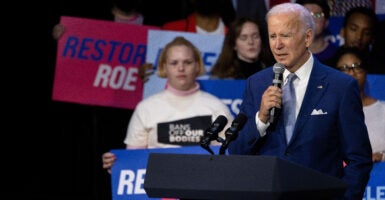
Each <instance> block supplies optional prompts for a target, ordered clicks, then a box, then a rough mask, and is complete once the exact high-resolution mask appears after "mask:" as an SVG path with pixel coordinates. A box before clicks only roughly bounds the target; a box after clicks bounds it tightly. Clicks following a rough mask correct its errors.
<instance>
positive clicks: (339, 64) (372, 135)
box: [52, 0, 385, 199]
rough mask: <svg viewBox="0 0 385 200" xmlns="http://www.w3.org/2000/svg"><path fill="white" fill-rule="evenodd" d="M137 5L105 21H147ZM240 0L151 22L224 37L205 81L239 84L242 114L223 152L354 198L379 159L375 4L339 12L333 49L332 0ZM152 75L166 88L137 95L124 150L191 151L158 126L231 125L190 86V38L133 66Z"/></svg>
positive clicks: (195, 57)
mask: <svg viewBox="0 0 385 200" xmlns="http://www.w3.org/2000/svg"><path fill="white" fill-rule="evenodd" d="M144 2H146V1H145V0H143V1H141V0H135V1H127V0H114V1H113V4H112V5H113V6H112V8H111V14H112V15H113V21H115V22H117V23H128V24H138V25H154V23H152V22H149V21H148V20H147V19H148V16H151V13H148V11H146V10H145V3H144ZM246 2H249V1H242V0H240V1H231V0H215V1H214V0H209V1H207V0H188V1H183V3H182V5H183V6H184V8H186V10H188V11H187V12H186V14H185V15H184V16H183V17H181V18H179V19H175V20H170V21H165V22H164V23H162V24H161V25H159V24H156V25H159V27H160V28H161V29H162V30H170V31H184V32H192V33H197V34H206V35H216V34H217V35H224V41H223V46H222V49H221V51H220V55H219V57H218V59H217V61H216V63H215V64H214V65H213V66H212V69H211V71H210V72H209V74H210V79H213V80H216V79H237V80H245V81H246V85H245V89H244V96H243V102H242V105H241V107H240V112H241V113H244V114H245V115H246V116H247V117H248V120H247V123H246V125H245V126H244V128H243V129H242V130H241V132H240V134H239V137H238V138H237V140H235V141H233V142H232V143H231V144H230V145H229V153H230V154H242V155H273V156H277V157H281V158H283V159H286V160H289V161H292V162H295V163H298V164H300V165H303V166H305V167H309V168H312V169H315V170H318V171H320V172H322V173H325V174H329V175H331V176H334V177H337V178H340V179H342V180H344V181H346V182H347V183H348V188H347V190H346V193H345V194H344V197H345V198H346V199H362V196H363V194H364V191H365V186H366V184H367V181H368V179H369V174H370V170H371V168H372V165H373V162H383V161H385V148H384V147H385V132H384V130H385V127H384V124H385V121H384V119H385V116H384V115H385V102H384V101H382V100H378V99H375V98H373V97H371V96H369V95H368V94H367V92H366V91H365V85H366V84H367V83H366V77H367V74H385V65H384V64H383V63H384V62H383V57H384V56H378V55H381V53H379V52H380V51H382V50H383V47H382V48H381V42H382V43H383V39H381V37H382V35H380V33H378V31H380V30H377V29H376V27H378V24H379V23H380V22H379V19H378V17H377V14H376V13H375V11H374V8H373V4H372V3H370V2H369V1H366V2H365V3H364V4H363V6H356V7H352V8H350V9H349V10H347V11H346V13H345V14H344V15H343V17H344V19H343V24H342V26H341V30H340V36H341V38H343V40H344V43H343V45H342V46H337V45H336V44H333V43H331V42H330V41H329V40H327V37H328V35H329V34H330V30H329V19H330V17H332V16H337V15H338V14H337V10H338V8H337V7H331V6H332V5H337V3H336V2H335V1H327V0H297V1H281V2H280V3H279V4H276V5H275V4H273V2H274V1H261V2H260V3H261V4H265V3H266V2H270V4H269V5H268V6H266V5H265V6H263V7H258V9H261V8H262V10H260V11H257V12H255V10H253V9H252V8H253V7H252V6H250V5H254V3H255V2H259V1H250V2H254V3H250V4H248V5H245V3H246ZM368 2H369V3H368ZM333 3H334V4H333ZM255 9H257V8H255ZM261 13H263V14H261ZM383 21H384V20H382V21H381V23H383ZM63 31H65V27H63V26H62V25H60V24H57V25H55V26H54V28H53V33H52V34H53V37H54V38H55V39H58V38H60V36H61V34H62V33H63ZM382 31H383V29H382ZM382 45H383V44H382ZM275 63H280V64H281V65H282V66H284V69H283V70H284V71H283V73H282V77H283V83H282V85H285V86H286V82H288V83H287V85H290V84H291V83H289V81H287V80H288V79H289V78H288V77H289V74H290V76H291V75H293V76H294V77H295V78H294V81H293V82H292V84H293V88H294V93H295V96H294V99H293V100H294V105H295V106H294V107H295V108H294V110H293V111H290V112H292V113H291V114H294V115H293V116H294V117H292V118H294V119H295V121H294V122H293V124H291V125H290V128H291V129H290V130H289V129H286V128H287V126H288V121H289V119H288V118H286V117H285V116H284V115H285V114H284V113H286V112H288V111H287V109H286V108H288V106H286V107H285V105H288V104H287V102H286V100H284V99H285V96H287V95H288V94H287V93H286V91H284V86H282V88H280V87H277V86H273V85H272V78H273V77H274V71H273V65H274V64H275ZM155 71H156V73H157V75H158V76H159V77H161V78H165V79H166V80H167V84H166V86H165V89H164V91H161V92H159V93H156V94H154V95H152V96H150V97H147V98H146V99H143V100H142V101H141V102H140V103H139V104H138V105H137V106H136V108H135V110H133V111H132V112H133V113H132V116H131V117H130V120H129V121H127V124H128V126H127V129H126V131H125V132H126V136H125V138H124V139H122V142H124V144H125V146H126V148H127V149H145V148H165V147H180V146H186V145H199V140H194V141H190V142H187V143H173V142H170V141H169V140H167V136H166V135H164V133H165V132H166V131H159V130H163V129H162V128H161V127H166V125H165V124H169V123H175V122H183V123H189V124H194V129H202V130H204V128H207V127H208V126H209V125H210V123H211V122H212V121H214V120H215V118H217V117H218V116H219V115H224V116H226V117H227V118H228V119H229V122H228V124H227V126H229V124H230V123H231V121H232V119H233V117H232V116H231V113H230V111H229V109H228V108H227V106H226V105H225V104H223V103H222V102H221V100H220V99H219V98H217V97H215V96H214V95H212V94H209V93H207V92H205V91H203V90H201V89H200V85H199V83H198V82H197V81H196V79H197V78H198V77H199V76H200V75H203V74H204V73H205V72H206V71H205V68H204V65H203V62H202V57H201V55H200V52H199V49H197V47H195V46H194V45H193V44H192V43H191V42H190V41H188V40H187V39H185V38H183V37H176V38H175V39H174V40H172V41H171V42H169V43H168V44H167V45H166V46H165V47H164V48H163V50H162V52H161V55H160V57H159V60H158V63H157V69H156V70H154V67H153V64H151V63H144V64H143V65H141V66H140V78H141V79H142V80H143V81H144V84H146V81H147V80H148V76H149V75H150V74H151V73H155ZM341 72H343V73H341ZM347 74H348V75H349V76H348V75H347ZM273 108H276V109H279V110H281V109H282V113H279V114H280V115H279V116H278V117H277V118H276V119H275V121H274V122H273V121H270V117H271V116H270V111H271V109H273ZM314 111H317V112H316V113H314ZM319 112H321V113H319ZM154 113H161V114H154ZM379 116H383V117H379ZM381 120H382V121H381ZM224 130H225V129H224ZM203 132H204V131H203ZM110 134H113V133H110ZM221 134H224V133H223V132H221ZM214 145H215V142H214ZM109 148H110V149H115V148H117V146H110V147H109ZM101 157H102V158H101V159H102V168H103V169H105V170H107V171H108V172H111V171H110V170H111V166H112V165H113V164H114V162H115V160H116V157H115V155H114V154H112V153H111V152H109V151H107V152H104V153H103V154H102V156H101ZM341 198H342V197H341Z"/></svg>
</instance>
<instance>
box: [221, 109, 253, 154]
mask: <svg viewBox="0 0 385 200" xmlns="http://www.w3.org/2000/svg"><path fill="white" fill-rule="evenodd" d="M246 121H247V116H246V115H245V114H243V113H239V114H238V115H237V117H236V118H235V119H234V120H233V122H232V123H231V126H230V127H229V128H228V129H227V130H226V132H225V136H226V139H225V141H224V142H223V143H222V146H221V148H220V149H219V154H221V155H223V154H225V151H226V149H227V146H228V145H229V144H230V142H231V141H234V140H235V139H237V137H238V132H239V131H240V130H241V129H242V128H243V126H244V125H245V124H246Z"/></svg>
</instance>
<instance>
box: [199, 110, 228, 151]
mask: <svg viewBox="0 0 385 200" xmlns="http://www.w3.org/2000/svg"><path fill="white" fill-rule="evenodd" d="M226 124H227V118H226V117H225V116H223V115H219V116H218V117H217V119H215V121H214V122H213V123H212V124H211V125H210V127H208V128H207V129H206V130H205V133H204V136H203V138H202V140H201V141H200V145H201V147H203V148H204V149H206V150H207V151H208V152H210V153H211V154H214V152H213V151H212V150H211V149H210V147H209V145H210V142H211V141H213V140H217V139H218V133H219V132H221V131H222V130H223V128H224V127H225V126H226Z"/></svg>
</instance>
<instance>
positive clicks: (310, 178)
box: [144, 153, 346, 200]
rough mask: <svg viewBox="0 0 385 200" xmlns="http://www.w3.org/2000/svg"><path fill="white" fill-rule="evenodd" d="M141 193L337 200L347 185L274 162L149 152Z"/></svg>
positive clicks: (257, 158) (268, 158)
mask: <svg viewBox="0 0 385 200" xmlns="http://www.w3.org/2000/svg"><path fill="white" fill-rule="evenodd" d="M144 189H145V191H146V193H147V195H148V196H149V197H151V198H179V199H218V200H226V199H235V200H237V199H242V200H244V199H245V200H246V199H253V200H256V199H263V200H275V199H285V200H286V199H296V200H298V199H307V200H308V199H312V200H313V199H322V200H325V199H338V198H341V199H342V197H343V195H344V192H345V190H346V184H345V183H344V182H343V181H342V180H340V179H338V178H335V177H332V176H329V175H326V174H322V173H320V172H318V171H315V170H313V169H309V168H305V167H303V166H300V165H298V164H295V163H292V162H289V161H286V160H283V159H280V158H277V157H273V156H251V155H228V156H225V155H197V154H168V153H151V154H150V155H149V157H148V163H147V171H146V177H145V180H144Z"/></svg>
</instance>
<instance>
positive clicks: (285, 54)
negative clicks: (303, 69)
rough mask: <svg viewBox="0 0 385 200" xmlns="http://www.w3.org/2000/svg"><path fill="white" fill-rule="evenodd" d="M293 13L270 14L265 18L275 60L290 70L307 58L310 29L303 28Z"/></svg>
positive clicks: (310, 35) (310, 39) (293, 69)
mask: <svg viewBox="0 0 385 200" xmlns="http://www.w3.org/2000/svg"><path fill="white" fill-rule="evenodd" d="M298 18H299V16H297V14H293V13H282V14H275V15H271V16H270V17H269V18H268V19H267V25H268V33H269V44H270V49H271V51H272V53H273V55H274V58H275V60H276V61H277V62H279V63H281V64H283V65H285V67H286V69H288V70H290V71H291V72H294V71H296V70H297V69H298V68H299V67H300V66H302V65H303V64H304V63H305V62H306V60H307V59H308V58H309V56H310V53H309V52H308V47H309V46H310V44H311V42H312V34H313V32H312V30H311V29H305V28H304V26H305V25H304V24H303V23H302V22H300V21H299V19H298Z"/></svg>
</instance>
